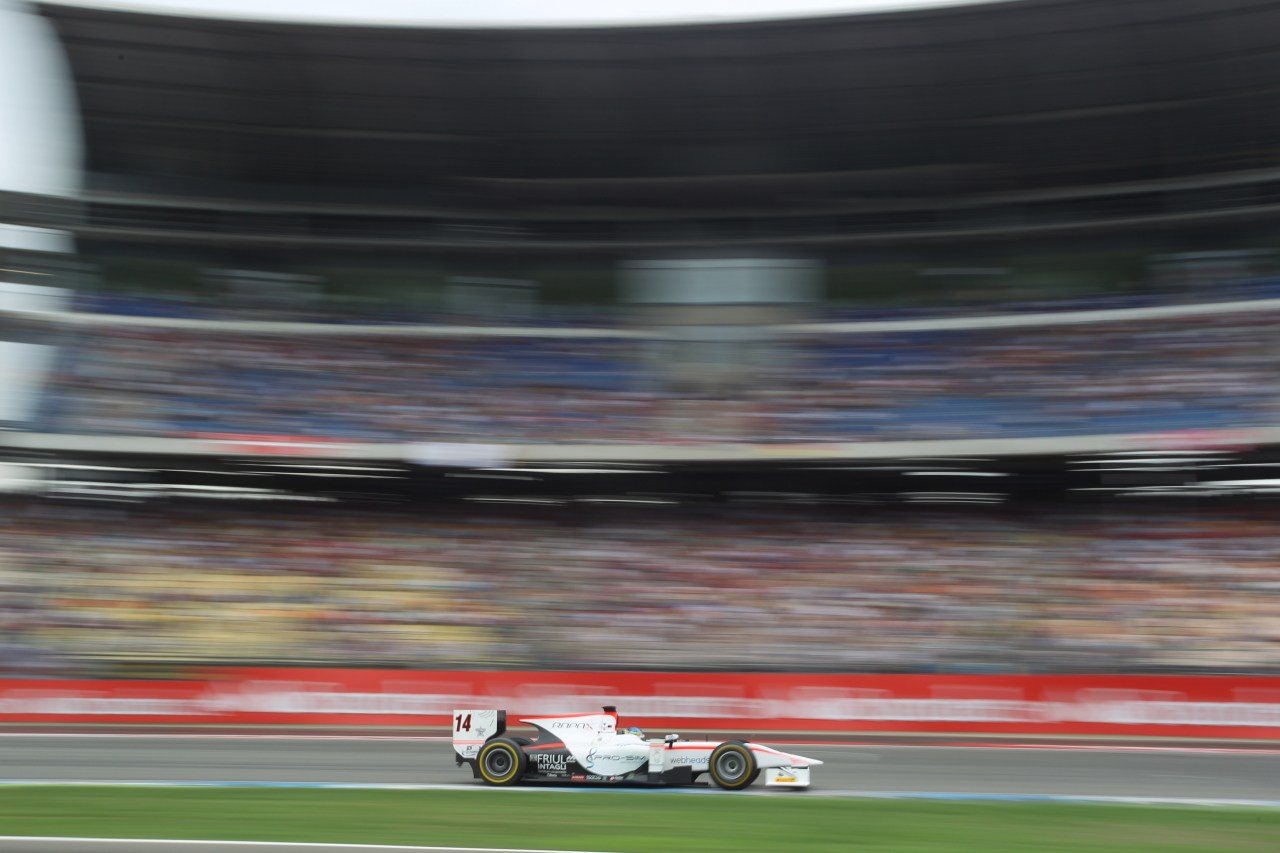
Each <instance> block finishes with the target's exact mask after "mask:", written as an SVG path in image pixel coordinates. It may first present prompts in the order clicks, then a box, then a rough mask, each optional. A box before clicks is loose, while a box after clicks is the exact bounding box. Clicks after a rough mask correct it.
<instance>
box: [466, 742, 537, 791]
mask: <svg viewBox="0 0 1280 853" xmlns="http://www.w3.org/2000/svg"><path fill="white" fill-rule="evenodd" d="M501 753H505V754H506V755H507V756H508V758H509V759H510V761H511V769H510V770H509V771H508V772H507V773H506V774H504V775H502V776H496V775H494V774H493V773H491V772H490V771H489V767H488V761H489V757H490V756H492V755H495V754H501ZM528 762H529V759H528V758H527V757H526V756H525V754H524V750H522V749H521V748H520V745H519V744H517V743H515V742H514V741H511V740H509V739H507V738H496V739H494V740H491V741H489V742H488V743H486V744H485V745H484V746H483V747H481V748H480V754H479V755H477V756H476V768H477V769H478V770H479V771H480V778H481V779H483V780H484V781H485V782H488V783H489V784H490V785H514V784H515V783H517V782H519V781H520V777H522V776H524V771H525V768H526V767H527V766H528Z"/></svg>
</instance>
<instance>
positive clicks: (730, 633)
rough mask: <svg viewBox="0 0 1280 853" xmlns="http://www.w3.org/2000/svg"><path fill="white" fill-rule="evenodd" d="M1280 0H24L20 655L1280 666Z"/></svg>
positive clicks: (1076, 667) (6, 170)
mask: <svg viewBox="0 0 1280 853" xmlns="http://www.w3.org/2000/svg"><path fill="white" fill-rule="evenodd" d="M1278 52H1280V2H1260V0H1177V2H1173V0H1015V2H1004V3H979V4H975V5H972V6H948V7H946V8H942V9H924V10H914V11H902V12H886V13H876V14H863V15H849V16H843V17H833V18H818V19H810V20H764V21H754V22H751V21H748V22H720V23H711V24H682V25H672V26H659V25H650V26H628V27H610V26H598V27H576V28H575V27H541V28H525V27H483V28H482V27H459V26H452V27H434V28H425V27H412V26H356V25H350V24H326V25H318V24H305V23H296V22H294V23H277V22H265V21H252V22H248V21H234V20H221V19H216V18H210V17H198V18H197V17H178V16H172V15H160V14H150V13H140V12H130V11H111V10H97V9H88V8H80V7H76V6H71V5H53V4H37V5H13V4H11V3H8V2H7V0H6V3H5V5H3V6H0V64H2V65H3V67H2V68H0V72H3V73H0V115H2V117H3V124H2V125H0V267H2V268H3V271H2V272H0V282H3V283H0V426H2V427H3V428H0V492H2V493H3V494H0V508H2V511H0V675H10V676H16V675H38V676H52V675H64V676H65V675H99V676H145V675H158V674H168V675H172V674H175V673H181V672H183V671H184V669H185V668H186V667H189V666H193V665H200V666H204V665H208V664H222V663H225V664H246V663H253V664H284V665H299V666H314V665H344V666H345V665H359V666H370V667H379V668H384V669H385V668H452V669H468V668H495V669H542V670H546V669H575V668H598V669H662V670H680V669H724V670H733V671H748V670H766V671H767V670H778V671H791V670H798V671H810V672H813V671H828V672H842V673H847V672H915V673H939V672H944V673H961V672H962V673H1068V672H1118V673H1163V672H1188V673H1190V672H1198V673H1234V674H1263V673H1270V674H1275V673H1277V670H1280V529H1278V528H1277V524H1276V522H1277V520H1278V519H1280V514H1278V509H1280V504H1277V503H1276V500H1275V495H1276V494H1277V493H1280V452H1277V447H1278V446H1280V420H1278V418H1277V407H1276V403H1277V394H1278V393H1280V387H1278V386H1277V382H1276V378H1277V354H1278V353H1277V346H1278V343H1277V340H1276V336H1275V323H1276V319H1277V317H1280V263H1278V262H1280V255H1278V251H1280V203H1278V201H1277V199H1278V198H1280V196H1278V195H1277V193H1278V191H1280V109H1278V107H1280V101H1278V100H1277V98H1278V96H1277V92H1280V61H1277V59H1278V58H1280V57H1278V55H1277V54H1278Z"/></svg>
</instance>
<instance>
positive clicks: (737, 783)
mask: <svg viewBox="0 0 1280 853" xmlns="http://www.w3.org/2000/svg"><path fill="white" fill-rule="evenodd" d="M727 754H734V755H737V756H739V757H740V758H741V759H742V762H743V770H742V773H740V774H739V775H738V776H737V777H735V778H733V779H722V778H721V776H720V772H719V768H718V765H719V762H720V759H721V758H722V757H723V756H725V755H727ZM707 774H708V775H709V776H710V777H711V781H712V782H714V783H715V784H716V785H717V786H719V787H721V788H724V789H725V790H727V791H739V790H741V789H743V788H745V787H747V786H748V785H750V784H751V783H752V782H754V781H755V780H756V779H757V778H758V777H759V775H760V768H759V766H757V764H756V757H755V755H753V754H752V752H751V748H750V747H748V746H747V745H746V744H745V743H743V742H742V741H740V740H730V741H725V742H724V743H722V744H720V745H719V746H717V747H716V748H715V749H714V750H713V751H712V752H711V758H710V760H709V762H708V765H707Z"/></svg>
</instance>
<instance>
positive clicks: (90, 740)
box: [0, 733, 1280, 802]
mask: <svg viewBox="0 0 1280 853" xmlns="http://www.w3.org/2000/svg"><path fill="white" fill-rule="evenodd" d="M761 740H762V741H764V742H766V743H769V742H770V741H767V740H765V739H764V738H761ZM772 743H773V744H775V745H778V746H780V747H781V748H783V749H786V750H788V751H791V752H795V753H799V754H801V755H806V756H809V757H812V758H820V759H822V760H823V761H824V762H826V763H825V764H824V765H823V766H821V767H816V768H814V771H813V787H812V788H811V789H810V792H812V793H822V792H827V793H840V794H849V793H852V792H866V793H881V794H890V793H897V794H921V795H931V794H959V795H993V796H1000V795H1011V796H1022V797H1025V796H1033V797H1034V796H1043V797H1132V798H1164V799H1183V798H1185V799H1219V800H1269V801H1277V802H1280V745H1274V744H1271V745H1254V746H1251V747H1214V746H1200V745H1196V746H1173V745H1158V746H1142V745H1119V744H1109V745H1108V744H1052V745H1043V744H1042V745H1029V744H1010V743H1005V744H999V745H994V746H978V745H969V746H952V745H937V744H935V745H904V744H901V743H846V744H813V743H808V744H799V743H796V744H788V743H786V742H785V740H784V739H782V738H778V739H774V740H773V741H772ZM22 781H31V782H55V783H69V782H134V783H138V782H150V783H167V782H176V783H184V782H185V783H196V784H234V783H249V784H268V785H293V784H297V785H303V786H312V785H373V786H381V785H388V786H390V785H397V786H398V785H405V786H415V787H417V786H424V787H434V786H456V785H462V786H468V787H470V786H474V787H475V788H477V789H482V788H483V786H482V785H481V784H480V783H478V782H474V781H472V779H471V774H470V771H469V770H467V769H466V768H460V767H456V766H455V765H454V762H453V753H452V748H451V746H450V744H449V743H448V741H447V740H445V739H444V738H435V737H403V736H372V737H353V736H291V737H278V736H270V735H266V736H263V735H258V736H245V735H235V734H224V735H213V736H209V735H205V736H190V735H181V734H167V735H151V736H146V735H144V736H137V735H121V734H115V735H99V734H88V733H84V734H72V733H8V734H0V782H3V783H13V782H22ZM757 787H760V786H757ZM766 793H768V794H770V795H773V794H777V795H781V796H792V795H796V792H791V791H767V792H766ZM801 795H803V794H801ZM730 796H732V795H730Z"/></svg>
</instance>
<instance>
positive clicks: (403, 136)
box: [40, 0, 1280, 213]
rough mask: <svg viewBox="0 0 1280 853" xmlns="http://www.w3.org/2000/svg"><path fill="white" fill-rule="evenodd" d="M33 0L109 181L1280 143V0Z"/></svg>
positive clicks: (498, 172)
mask: <svg viewBox="0 0 1280 853" xmlns="http://www.w3.org/2000/svg"><path fill="white" fill-rule="evenodd" d="M40 8H41V11H42V13H43V14H44V15H46V16H47V17H48V18H49V19H50V20H51V21H52V22H53V23H54V25H55V27H56V29H57V31H58V33H59V34H60V37H61V39H62V41H63V43H64V45H65V46H66V49H67V52H68V54H69V58H70V64H71V67H72V69H73V73H74V76H75V81H76V87H77V92H78V96H79V99H80V103H81V107H82V112H83V120H84V125H85V132H86V136H87V152H88V155H87V156H88V168H89V176H88V182H89V186H90V188H91V189H93V190H96V191H98V192H104V191H107V192H114V193H126V194H139V195H144V196H145V195H152V196H174V195H177V196H192V197H231V198H240V199H247V198H252V199H255V200H259V201H262V200H282V199H283V200H288V201H291V202H300V203H315V202H334V203H339V204H352V203H357V202H358V203H366V204H378V203H385V204H408V205H417V206H444V207H452V208H476V209H479V208H490V209H498V210H504V209H513V208H515V209H522V210H526V211H530V212H533V213H537V212H538V211H545V210H549V209H556V210H566V209H574V208H583V209H591V208H598V207H599V206H600V205H625V206H629V207H631V208H640V209H650V210H665V209H680V208H683V207H689V206H698V205H708V206H716V205H718V206H727V207H733V206H738V205H750V204H763V205H775V206H786V205H795V204H803V205H818V206H821V205H823V204H838V203H845V202H849V201H850V200H856V199H875V198H893V197H900V196H903V195H907V196H910V195H932V196H947V195H955V194H964V193H981V192H1000V191H1012V190H1027V189H1037V188H1055V187H1079V186H1086V187H1088V186H1097V185H1105V184H1108V183H1110V182H1117V181H1137V180H1147V181H1152V180H1154V181H1159V180H1166V179H1184V178H1187V177H1197V176H1204V175H1212V174H1216V173H1221V172H1230V171H1237V170H1259V169H1269V168H1273V167H1280V119H1278V118H1277V116H1280V109H1277V106H1280V61H1277V59H1278V57H1277V52H1278V51H1280V0H1020V2H1012V3H995V4H982V5H976V6H965V7H946V8H939V9H928V10H921V11H912V12H897V13H886V14H875V15H854V16H848V17H842V18H820V19H810V20H794V21H779V20H770V21H761V22H738V23H720V24H704V25H697V26H682V27H671V26H665V27H664V26H648V27H626V28H608V27H602V28H589V29H577V28H541V29H534V30H530V29H523V28H506V29H503V28H488V29H458V28H448V29H445V28H434V29H432V28H386V27H355V26H322V25H304V24H292V23H269V22H245V21H238V22H233V21H217V20H211V19H208V18H177V17H166V16H158V15H146V14H136V13H129V12H118V11H103V10H93V9H83V8H76V7H69V6H55V5H45V6H42V7H40Z"/></svg>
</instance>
